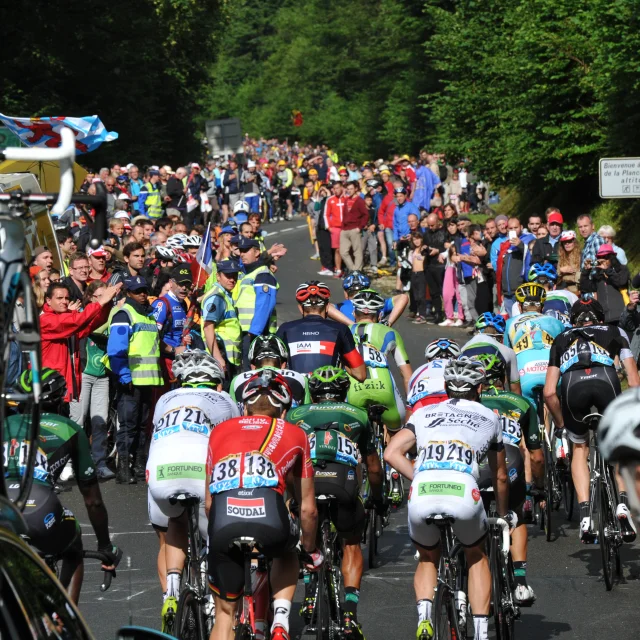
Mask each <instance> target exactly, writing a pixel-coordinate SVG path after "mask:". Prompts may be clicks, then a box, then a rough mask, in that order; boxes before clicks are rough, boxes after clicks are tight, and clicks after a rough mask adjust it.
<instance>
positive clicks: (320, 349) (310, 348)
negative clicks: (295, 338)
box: [289, 340, 336, 356]
mask: <svg viewBox="0 0 640 640" xmlns="http://www.w3.org/2000/svg"><path fill="white" fill-rule="evenodd" d="M335 348H336V343H335V342H328V341H326V340H306V341H301V342H294V343H292V344H291V345H290V347H289V349H290V353H291V355H292V356H301V355H309V354H321V355H325V356H332V355H333V352H334V350H335Z"/></svg>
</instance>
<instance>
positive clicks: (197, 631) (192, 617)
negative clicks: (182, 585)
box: [173, 589, 205, 640]
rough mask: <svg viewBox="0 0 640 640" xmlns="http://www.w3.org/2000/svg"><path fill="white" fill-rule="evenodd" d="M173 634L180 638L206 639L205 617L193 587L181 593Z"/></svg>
mask: <svg viewBox="0 0 640 640" xmlns="http://www.w3.org/2000/svg"><path fill="white" fill-rule="evenodd" d="M173 635H174V636H175V637H176V638H180V640H205V633H204V617H203V615H202V609H201V608H200V605H199V603H198V600H197V597H196V594H195V592H194V591H193V589H185V590H184V591H183V592H182V593H181V594H180V599H179V600H178V611H177V613H176V619H175V622H174V626H173Z"/></svg>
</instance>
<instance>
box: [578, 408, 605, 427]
mask: <svg viewBox="0 0 640 640" xmlns="http://www.w3.org/2000/svg"><path fill="white" fill-rule="evenodd" d="M601 418H602V414H600V413H598V412H597V411H596V412H595V413H589V414H588V415H586V416H585V417H584V418H582V422H584V423H585V424H586V425H588V426H589V429H595V428H596V426H597V425H598V423H599V422H600V419H601Z"/></svg>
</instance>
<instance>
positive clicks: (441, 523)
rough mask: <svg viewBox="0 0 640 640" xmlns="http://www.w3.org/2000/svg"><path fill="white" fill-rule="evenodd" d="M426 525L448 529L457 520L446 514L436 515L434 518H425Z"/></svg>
mask: <svg viewBox="0 0 640 640" xmlns="http://www.w3.org/2000/svg"><path fill="white" fill-rule="evenodd" d="M424 521H425V523H426V524H435V525H436V526H437V527H446V526H447V525H448V524H453V523H454V522H455V521H456V519H455V518H454V517H453V516H450V515H448V514H446V513H435V514H433V515H432V516H428V517H427V518H425V520H424Z"/></svg>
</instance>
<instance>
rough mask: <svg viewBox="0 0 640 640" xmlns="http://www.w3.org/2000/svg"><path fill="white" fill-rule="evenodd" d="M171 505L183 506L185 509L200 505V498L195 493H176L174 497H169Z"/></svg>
mask: <svg viewBox="0 0 640 640" xmlns="http://www.w3.org/2000/svg"><path fill="white" fill-rule="evenodd" d="M169 504H181V505H182V506H183V507H188V506H189V505H199V504H200V496H198V495H196V494H194V493H175V494H173V495H172V496H169Z"/></svg>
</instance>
